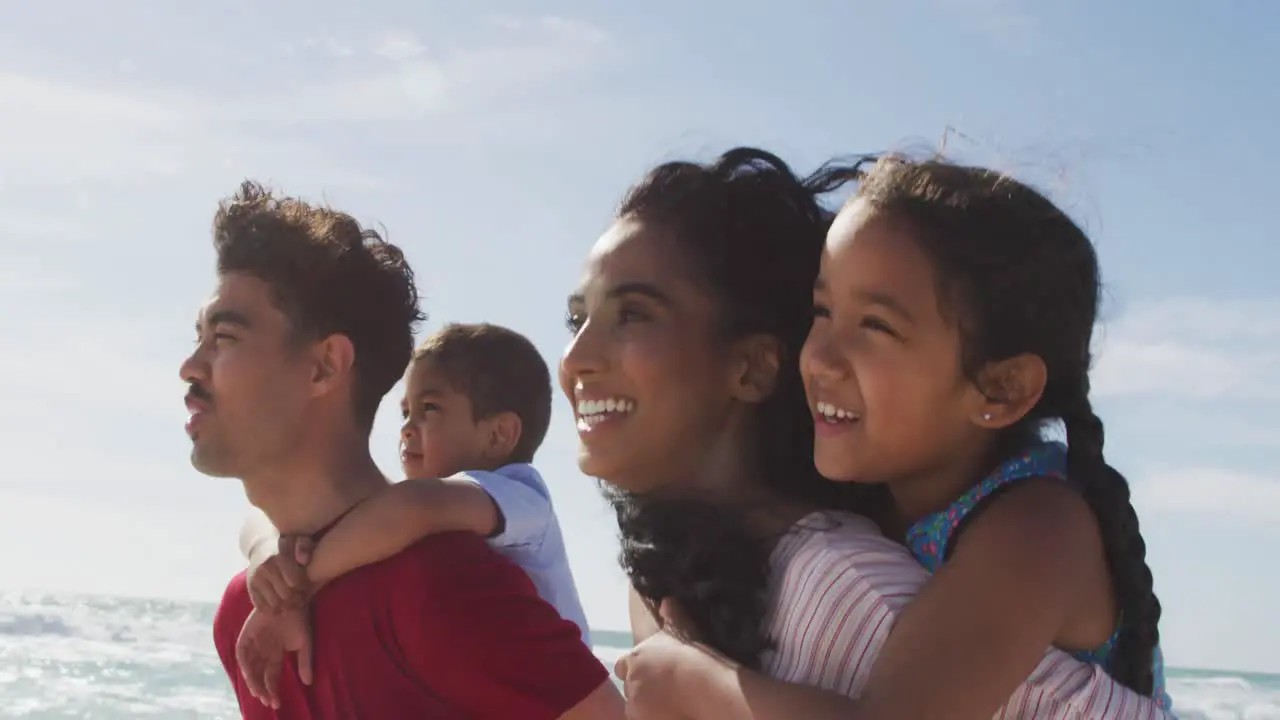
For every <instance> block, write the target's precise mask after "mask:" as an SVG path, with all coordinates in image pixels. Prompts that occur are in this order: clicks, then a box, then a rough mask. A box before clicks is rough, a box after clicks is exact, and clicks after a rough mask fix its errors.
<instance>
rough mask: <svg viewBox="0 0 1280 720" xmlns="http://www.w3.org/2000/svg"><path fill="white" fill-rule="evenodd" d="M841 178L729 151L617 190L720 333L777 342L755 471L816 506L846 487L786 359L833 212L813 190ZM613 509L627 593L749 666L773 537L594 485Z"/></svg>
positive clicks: (719, 515)
mask: <svg viewBox="0 0 1280 720" xmlns="http://www.w3.org/2000/svg"><path fill="white" fill-rule="evenodd" d="M853 177H854V173H853V168H852V166H850V167H843V166H839V165H836V164H828V165H826V166H823V167H822V168H821V169H819V170H818V171H817V172H816V173H814V174H813V175H811V176H809V177H807V178H803V179H802V178H799V177H797V176H796V175H795V174H794V173H793V172H792V170H791V168H790V167H788V166H787V164H786V163H784V162H783V161H782V160H781V159H779V158H778V157H776V156H775V155H772V154H770V153H767V152H764V151H762V150H757V149H754V148H736V149H733V150H730V151H728V152H726V153H725V154H723V155H721V156H720V157H719V158H717V159H716V160H714V161H712V162H711V163H709V164H706V165H701V164H696V163H692V162H669V163H666V164H663V165H659V166H658V167H656V168H654V169H653V170H652V171H651V172H650V173H649V174H648V175H647V176H646V177H645V178H644V179H643V180H641V181H640V183H639V184H637V185H636V186H634V187H633V188H631V190H630V191H629V192H628V193H627V195H626V197H625V198H624V199H623V201H622V203H621V206H620V207H619V209H618V217H619V218H623V217H637V218H640V219H642V220H643V221H646V222H654V223H657V224H658V225H659V226H661V227H662V228H663V229H664V230H667V231H669V232H671V233H673V235H674V237H675V239H676V241H677V242H678V243H679V247H680V249H681V251H682V252H683V258H682V259H683V260H685V261H686V262H687V263H688V265H689V268H690V269H691V270H692V271H693V272H694V273H695V277H697V278H698V279H699V280H701V281H702V287H704V288H706V290H707V291H708V292H709V293H711V294H712V296H713V297H714V298H715V300H716V301H717V307H718V311H719V318H718V319H719V328H718V330H719V331H720V332H721V334H722V337H723V338H724V339H726V340H733V339H736V338H741V337H745V336H748V335H755V334H767V335H771V336H774V337H776V338H778V339H779V340H780V341H781V345H782V348H783V352H784V354H783V357H782V362H781V364H780V367H779V376H778V384H777V388H776V390H775V392H774V393H773V394H772V395H771V396H770V397H769V398H768V399H767V400H765V401H764V402H762V403H761V404H760V407H759V409H758V411H757V413H756V416H757V417H756V422H755V423H754V431H755V436H754V437H752V438H749V439H747V440H746V441H745V442H744V444H747V443H749V445H748V446H749V447H750V448H751V450H752V451H753V452H756V453H758V457H759V462H760V463H761V464H762V467H761V475H762V476H763V478H764V479H765V480H766V481H767V482H769V483H771V484H772V486H773V488H774V490H775V491H776V493H777V494H778V495H780V496H786V497H790V498H797V499H800V500H803V501H806V502H809V503H816V504H818V505H820V506H823V507H831V508H848V509H853V508H855V507H858V506H859V505H860V502H861V498H860V493H861V492H864V491H862V490H860V489H859V488H857V487H853V486H850V485H841V484H837V483H832V482H830V481H827V480H825V479H823V478H822V477H821V476H819V475H818V472H817V470H816V469H815V467H814V464H813V420H812V417H811V413H810V410H809V406H808V403H807V401H806V400H805V394H804V386H803V384H802V382H801V379H800V371H799V367H798V357H799V353H800V348H801V346H802V345H803V344H804V340H805V337H806V335H807V334H808V332H809V327H810V325H811V324H812V321H813V283H814V280H815V279H816V278H817V275H818V262H819V259H820V257H821V254H822V248H823V244H824V242H825V237H826V232H827V229H828V227H829V226H830V224H831V220H832V219H833V217H834V213H833V212H832V211H830V210H829V209H827V208H825V207H823V206H822V205H821V204H820V203H819V197H820V196H822V195H823V194H825V193H828V192H831V191H833V190H835V189H837V188H838V187H839V186H840V185H842V184H843V183H844V182H846V181H847V180H850V179H852V178H853ZM604 491H605V495H606V497H608V498H609V500H610V502H611V503H612V505H613V507H614V509H615V511H616V512H617V516H618V526H619V530H620V534H621V540H622V553H621V563H622V566H623V568H624V569H625V570H626V572H627V575H628V576H629V577H630V579H631V583H632V585H633V586H634V587H635V589H636V591H637V592H638V593H639V594H640V596H641V597H643V598H645V599H646V600H649V601H650V602H654V603H657V602H659V601H661V600H663V599H665V598H670V599H673V600H675V601H677V602H678V603H679V604H680V606H681V607H682V608H683V609H684V611H685V612H686V614H687V615H688V616H689V619H690V620H691V621H692V622H693V623H694V624H695V625H696V629H697V631H698V632H699V633H700V634H701V636H702V639H703V640H705V641H706V642H708V643H709V644H710V645H712V646H713V647H715V648H716V649H718V650H719V651H721V652H723V653H724V654H725V655H727V656H729V657H731V658H733V659H734V660H736V661H738V662H740V663H743V664H745V665H747V666H750V667H759V664H760V655H761V653H762V652H763V651H764V650H766V649H768V648H769V647H770V644H771V643H770V640H769V638H767V637H766V636H765V635H764V628H763V621H764V617H765V612H766V610H767V607H768V599H767V597H766V591H767V582H768V575H769V555H770V552H771V550H772V547H773V540H774V539H773V538H767V537H761V536H760V535H759V533H755V532H752V531H750V530H748V528H747V525H746V522H745V513H743V512H735V510H734V509H733V508H726V507H724V506H723V505H716V506H713V505H710V504H708V503H705V502H699V501H696V500H688V499H684V500H672V499H662V500H659V499H655V498H645V497H640V496H636V495H631V494H628V493H625V492H623V491H621V490H618V489H616V488H610V487H608V486H604Z"/></svg>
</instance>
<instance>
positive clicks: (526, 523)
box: [307, 473, 551, 587]
mask: <svg viewBox="0 0 1280 720" xmlns="http://www.w3.org/2000/svg"><path fill="white" fill-rule="evenodd" d="M550 517H551V503H550V501H549V500H547V499H546V498H544V497H543V496H542V495H540V494H539V493H538V492H537V491H535V490H534V489H533V488H530V487H528V486H526V485H524V484H522V483H520V482H519V481H516V480H511V479H508V478H505V477H503V476H502V475H500V474H497V473H467V474H463V475H457V476H454V477H451V478H443V479H439V478H424V479H416V480H405V481H403V482H399V483H395V484H393V485H390V486H389V487H388V488H387V489H386V490H383V491H382V492H380V493H378V494H376V495H374V496H373V497H371V498H369V499H368V500H366V501H365V502H363V503H361V504H360V505H358V506H356V507H355V508H354V509H353V510H351V512H350V513H349V514H348V515H347V516H346V517H344V518H342V520H340V521H339V522H338V524H337V525H335V526H334V527H333V529H332V530H330V531H329V532H328V533H326V534H325V536H324V537H323V538H321V539H320V542H319V543H317V545H316V548H315V551H314V552H313V553H312V557H311V562H310V563H308V564H307V577H308V578H309V579H310V581H311V583H312V584H313V585H314V586H317V587H318V586H320V585H323V584H325V583H327V582H329V581H331V580H333V579H334V578H336V577H338V576H340V575H342V574H344V573H347V572H350V571H352V570H354V569H356V568H358V567H361V566H363V565H369V564H372V563H375V562H379V561H381V560H385V559H387V558H389V557H391V556H392V555H395V554H396V553H399V552H400V551H401V550H404V549H405V548H407V547H409V546H410V545H412V544H414V543H415V542H417V541H419V540H421V539H422V538H424V537H426V536H428V535H436V534H439V533H447V532H459V531H461V532H471V533H476V534H478V535H481V536H484V537H493V536H495V535H499V534H500V535H501V538H500V540H499V542H500V543H502V544H506V543H511V544H521V543H528V542H534V541H536V540H537V538H538V536H539V534H540V533H541V528H543V527H544V526H545V525H546V523H547V521H548V519H549V518H550Z"/></svg>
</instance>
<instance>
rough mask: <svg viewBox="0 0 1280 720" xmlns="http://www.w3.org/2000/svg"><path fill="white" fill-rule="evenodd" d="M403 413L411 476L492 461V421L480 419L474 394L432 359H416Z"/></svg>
mask: <svg viewBox="0 0 1280 720" xmlns="http://www.w3.org/2000/svg"><path fill="white" fill-rule="evenodd" d="M400 413H401V417H403V418H404V423H403V424H402V425H401V426H400V465H401V467H402V468H404V475H405V477H406V478H438V477H448V476H450V475H453V474H455V473H458V472H461V471H463V470H473V469H478V468H483V467H485V465H486V464H487V463H488V459H487V457H486V453H487V451H488V450H489V448H490V437H491V432H490V428H489V427H488V423H487V422H484V421H480V422H476V420H475V418H474V417H473V416H472V413H471V400H470V399H469V398H468V397H467V396H466V395H463V394H462V393H459V392H457V391H456V390H454V389H453V387H452V386H451V385H450V384H449V382H448V381H447V380H446V379H445V377H444V376H443V375H441V374H440V373H439V372H438V371H436V369H435V368H434V367H432V362H431V360H430V359H420V360H414V361H413V362H412V363H410V365H409V371H408V373H407V374H406V376H405V395H404V399H403V400H402V401H401V403H400Z"/></svg>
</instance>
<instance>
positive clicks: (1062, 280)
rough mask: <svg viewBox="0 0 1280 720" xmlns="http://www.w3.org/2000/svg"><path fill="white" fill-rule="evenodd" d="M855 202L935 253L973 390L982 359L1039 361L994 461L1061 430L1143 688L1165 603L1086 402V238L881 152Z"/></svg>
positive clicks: (1043, 206) (989, 174)
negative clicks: (1025, 410)
mask: <svg viewBox="0 0 1280 720" xmlns="http://www.w3.org/2000/svg"><path fill="white" fill-rule="evenodd" d="M857 197H859V198H861V199H862V200H864V201H866V202H868V203H870V204H871V206H872V207H873V208H874V209H875V210H876V211H877V212H883V213H887V214H888V215H889V216H891V217H892V218H893V219H895V220H899V221H903V222H905V223H907V226H908V227H910V228H911V229H912V231H913V235H914V240H915V241H916V242H917V243H918V244H919V246H920V247H921V248H922V249H923V250H924V251H925V253H926V254H928V256H929V257H930V258H931V259H932V261H933V263H934V265H935V267H936V271H937V273H938V281H939V289H940V291H941V292H940V297H941V298H942V304H943V306H944V308H945V309H946V312H947V313H948V315H947V316H948V319H950V320H951V321H953V322H955V323H957V325H958V327H959V328H960V332H961V338H962V355H961V356H962V363H963V369H964V372H965V374H966V375H967V376H968V377H969V378H970V379H971V380H972V381H973V382H974V383H975V384H976V385H978V386H979V387H982V385H981V384H980V372H981V370H982V368H983V367H984V366H986V365H987V364H988V363H992V362H997V361H1000V360H1004V359H1008V358H1012V357H1015V356H1017V355H1022V354H1026V353H1030V354H1034V355H1037V356H1039V357H1040V358H1041V359H1042V360H1043V361H1044V363H1045V366H1046V368H1047V370H1048V377H1047V383H1046V385H1045V388H1044V394H1043V395H1042V396H1041V398H1040V400H1039V402H1038V403H1037V404H1036V406H1035V407H1034V408H1033V409H1032V410H1031V412H1030V413H1029V414H1028V415H1027V417H1026V418H1025V419H1024V420H1023V421H1022V422H1020V423H1019V424H1017V425H1016V426H1014V427H1012V428H1010V429H1009V430H1008V431H1006V432H1005V433H1004V435H1003V436H1002V437H1001V438H1000V439H999V441H998V443H997V451H998V452H997V453H996V454H997V455H998V456H999V457H998V458H997V459H998V460H1003V459H1006V458H1007V457H1009V456H1010V455H1012V454H1013V453H1014V452H1016V451H1017V450H1018V449H1020V448H1022V447H1025V445H1026V443H1028V442H1029V441H1031V440H1033V439H1035V438H1036V437H1038V435H1039V434H1040V432H1041V431H1042V429H1043V428H1044V427H1045V426H1046V425H1047V424H1048V423H1050V422H1053V421H1057V420H1060V421H1062V423H1063V424H1064V425H1065V427H1066V433H1067V446H1068V454H1067V464H1068V471H1069V473H1070V476H1071V478H1072V479H1073V480H1074V481H1076V482H1077V483H1079V485H1080V487H1081V488H1082V489H1083V494H1084V497H1085V499H1086V501H1087V502H1088V503H1089V506H1090V507H1091V508H1092V509H1093V512H1094V513H1095V514H1096V515H1097V517H1098V520H1099V523H1100V527H1101V530H1102V540H1103V546H1104V548H1105V550H1106V556H1107V563H1108V565H1109V568H1110V573H1111V580H1112V583H1113V585H1114V587H1115V589H1116V594H1117V602H1118V605H1119V609H1120V613H1121V626H1120V635H1119V640H1118V643H1117V645H1116V647H1115V649H1114V651H1113V652H1114V654H1113V656H1112V666H1111V674H1112V676H1113V677H1115V678H1116V679H1117V680H1119V681H1120V682H1122V683H1124V684H1125V685H1128V686H1129V687H1131V688H1133V689H1134V690H1136V691H1138V692H1140V693H1143V694H1146V695H1150V694H1151V693H1152V681H1153V678H1152V659H1153V651H1154V648H1155V646H1156V644H1157V643H1158V642H1159V631H1158V629H1157V624H1158V622H1159V620H1160V602H1159V600H1157V599H1156V596H1155V593H1154V592H1153V591H1152V578H1151V570H1150V569H1149V568H1148V567H1147V563H1146V544H1145V543H1144V542H1143V540H1142V534H1141V533H1140V532H1139V529H1138V516H1137V513H1135V512H1134V509H1133V505H1132V504H1131V503H1130V500H1129V484H1128V482H1127V481H1126V480H1125V478H1124V476H1123V475H1121V474H1120V473H1119V472H1118V471H1117V470H1116V469H1115V468H1113V467H1111V466H1110V465H1108V464H1107V462H1106V460H1105V459H1104V458H1103V453H1102V446H1103V428H1102V421H1101V420H1099V419H1098V416H1097V415H1096V414H1094V411H1093V407H1092V405H1091V404H1090V402H1089V366H1090V362H1091V355H1090V343H1091V341H1092V337H1093V328H1094V324H1095V323H1096V321H1097V319H1098V303H1099V294H1100V284H1101V283H1100V278H1099V270H1098V257H1097V254H1096V253H1095V251H1094V247H1093V244H1092V243H1091V242H1090V241H1089V238H1088V237H1087V236H1086V235H1085V233H1084V231H1082V230H1081V229H1080V227H1079V226H1077V225H1076V224H1075V223H1074V222H1073V221H1072V220H1071V218H1069V217H1068V216H1067V215H1066V214H1065V213H1064V212H1062V211H1061V210H1059V209H1058V208H1057V207H1056V206H1055V205H1054V204H1053V203H1052V202H1051V201H1050V200H1048V199H1047V198H1046V197H1045V196H1043V195H1041V194H1040V193H1039V192H1037V191H1035V190H1033V189H1032V188H1030V187H1028V186H1027V185H1024V184H1022V183H1020V182H1018V181H1016V180H1013V179H1011V178H1009V177H1007V176H1005V175H1002V174H1000V173H997V172H994V171H992V170H988V169H984V168H976V167H965V166H960V165H955V164H952V163H949V162H946V161H944V160H941V159H936V158H935V159H930V160H924V161H912V160H909V159H906V158H902V157H886V158H883V159H881V160H879V161H878V162H876V163H875V164H874V165H873V166H872V167H871V169H870V170H869V171H868V172H867V173H866V174H865V175H864V176H863V177H862V179H861V181H860V183H859V188H858V193H857ZM984 391H985V392H991V390H990V389H987V390H984Z"/></svg>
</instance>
